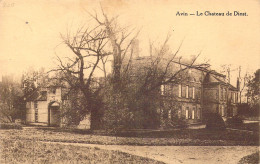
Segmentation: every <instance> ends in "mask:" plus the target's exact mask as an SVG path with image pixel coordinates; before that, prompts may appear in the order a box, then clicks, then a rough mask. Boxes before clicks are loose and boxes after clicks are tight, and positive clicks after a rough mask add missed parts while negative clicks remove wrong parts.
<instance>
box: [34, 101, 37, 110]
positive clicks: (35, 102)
mask: <svg viewBox="0 0 260 164" xmlns="http://www.w3.org/2000/svg"><path fill="white" fill-rule="evenodd" d="M37 108H38V102H37V101H34V109H37Z"/></svg>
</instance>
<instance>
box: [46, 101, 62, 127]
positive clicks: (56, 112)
mask: <svg viewBox="0 0 260 164" xmlns="http://www.w3.org/2000/svg"><path fill="white" fill-rule="evenodd" d="M59 125H60V103H59V102H57V101H52V102H50V103H49V105H48V126H59Z"/></svg>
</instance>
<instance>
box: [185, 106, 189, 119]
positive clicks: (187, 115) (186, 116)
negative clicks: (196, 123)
mask: <svg viewBox="0 0 260 164" xmlns="http://www.w3.org/2000/svg"><path fill="white" fill-rule="evenodd" d="M185 118H186V119H189V107H187V108H186V112H185Z"/></svg>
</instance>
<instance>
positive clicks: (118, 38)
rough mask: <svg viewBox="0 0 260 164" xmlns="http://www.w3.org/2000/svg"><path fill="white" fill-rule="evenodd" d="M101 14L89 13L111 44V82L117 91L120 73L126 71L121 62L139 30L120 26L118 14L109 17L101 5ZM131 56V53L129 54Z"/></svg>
mask: <svg viewBox="0 0 260 164" xmlns="http://www.w3.org/2000/svg"><path fill="white" fill-rule="evenodd" d="M101 12H102V16H101V17H98V15H97V13H95V14H91V13H89V14H90V16H91V17H92V18H93V19H95V20H96V22H97V23H98V24H99V25H100V26H102V27H104V30H105V31H106V34H107V38H108V39H109V42H110V43H111V46H112V55H113V76H112V77H113V83H114V86H115V87H114V89H115V90H116V91H117V90H118V89H119V88H120V86H121V85H120V83H121V82H120V80H121V73H122V72H126V70H123V69H122V63H123V60H124V59H125V57H126V56H127V53H129V50H130V46H131V44H132V43H133V41H134V40H135V39H136V38H137V36H138V34H139V32H140V31H137V32H135V29H130V28H129V27H123V28H122V27H120V25H119V24H118V21H117V18H118V16H114V17H112V18H109V17H108V15H107V14H105V12H104V11H103V9H102V7H101ZM130 56H132V54H130Z"/></svg>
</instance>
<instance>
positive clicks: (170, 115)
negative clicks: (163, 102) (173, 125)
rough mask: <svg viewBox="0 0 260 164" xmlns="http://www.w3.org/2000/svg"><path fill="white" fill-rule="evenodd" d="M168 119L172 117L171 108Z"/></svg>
mask: <svg viewBox="0 0 260 164" xmlns="http://www.w3.org/2000/svg"><path fill="white" fill-rule="evenodd" d="M168 119H169V120H171V119H172V111H171V110H169V111H168Z"/></svg>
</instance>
